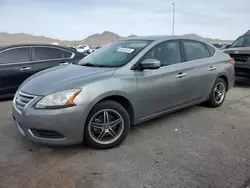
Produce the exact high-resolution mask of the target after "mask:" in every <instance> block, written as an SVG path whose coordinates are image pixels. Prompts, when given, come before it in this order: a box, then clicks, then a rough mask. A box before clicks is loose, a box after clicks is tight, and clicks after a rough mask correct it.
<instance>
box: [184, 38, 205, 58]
mask: <svg viewBox="0 0 250 188" xmlns="http://www.w3.org/2000/svg"><path fill="white" fill-rule="evenodd" d="M183 45H184V50H185V52H186V58H187V61H192V60H196V59H203V58H206V57H208V56H209V54H208V51H207V49H206V47H205V46H204V44H202V43H201V42H196V41H183Z"/></svg>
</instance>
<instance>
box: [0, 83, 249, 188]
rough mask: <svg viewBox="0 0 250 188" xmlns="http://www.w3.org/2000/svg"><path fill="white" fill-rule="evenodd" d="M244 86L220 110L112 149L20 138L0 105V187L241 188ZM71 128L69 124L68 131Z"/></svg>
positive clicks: (150, 129)
mask: <svg viewBox="0 0 250 188" xmlns="http://www.w3.org/2000/svg"><path fill="white" fill-rule="evenodd" d="M249 122H250V83H241V84H237V85H236V87H235V88H234V89H233V90H231V91H230V92H229V93H228V95H227V99H226V101H225V103H224V105H223V106H221V107H220V108H217V109H211V108H206V107H202V106H195V107H191V108H188V109H185V110H182V111H180V112H176V113H173V114H171V115H167V116H164V117H161V118H158V119H156V120H152V121H149V122H147V123H143V124H141V125H138V126H136V127H134V128H133V129H132V130H131V133H130V135H129V136H128V138H127V140H126V141H125V142H124V143H123V144H122V145H121V146H120V147H119V148H115V149H111V150H105V151H97V150H92V149H89V148H87V147H85V146H82V145H77V146H71V147H61V148H49V147H47V146H41V145H37V144H33V143H30V142H28V141H26V140H25V138H23V137H22V136H21V135H20V134H19V132H18V130H17V128H16V127H15V125H14V123H13V121H12V118H11V101H2V102H0V188H17V187H23V188H30V187H37V188H40V187H45V188H57V187H62V188H72V187H75V188H91V187H95V188H97V187H100V188H113V187H120V188H123V187H124V188H129V187H136V188H137V187H141V188H152V187H156V188H161V187H162V188H166V187H197V188H203V187H213V188H216V187H218V188H224V187H228V188H229V187H230V188H231V187H233V188H241V187H242V188H243V187H247V186H248V184H250V123H249ZM69 126H70V125H69Z"/></svg>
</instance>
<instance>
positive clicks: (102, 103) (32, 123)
mask: <svg viewBox="0 0 250 188" xmlns="http://www.w3.org/2000/svg"><path fill="white" fill-rule="evenodd" d="M234 79H235V78H234V67H233V60H232V58H231V57H230V56H229V55H228V54H225V53H222V52H221V51H220V50H219V49H216V48H214V47H212V46H211V45H209V44H207V43H205V42H202V41H197V40H191V39H189V38H184V37H178V36H166V37H164V36H152V37H138V38H133V39H125V40H122V41H117V42H114V43H111V44H108V45H106V46H104V47H103V48H101V49H100V50H98V51H96V52H95V53H92V54H90V55H88V56H87V57H85V58H83V59H82V60H81V61H79V63H78V64H71V65H66V66H59V67H54V68H52V69H49V70H45V71H43V72H41V73H38V74H35V75H33V76H31V77H30V78H29V79H28V80H26V81H25V82H24V83H23V84H22V85H21V86H20V88H19V90H18V91H17V93H16V95H15V98H14V101H13V117H14V119H15V121H16V122H17V127H18V129H19V131H20V132H21V134H23V135H25V136H26V138H28V139H30V140H32V141H35V142H39V143H44V144H50V145H52V144H56V145H68V144H75V143H80V142H83V140H84V141H85V142H86V143H87V144H89V145H90V146H92V147H95V148H99V149H107V148H112V147H115V146H117V145H119V144H120V143H122V141H123V140H124V139H125V138H126V136H127V134H128V132H129V130H130V127H131V126H132V125H135V124H138V123H141V122H143V121H146V120H149V119H152V118H155V117H158V116H160V115H163V114H166V113H169V112H173V111H176V110H179V109H182V108H185V107H188V106H192V105H195V104H199V103H204V102H205V103H206V104H207V105H208V106H211V107H218V106H220V105H221V104H222V103H223V101H224V99H225V97H226V92H227V91H228V90H229V89H231V88H232V87H233V84H234Z"/></svg>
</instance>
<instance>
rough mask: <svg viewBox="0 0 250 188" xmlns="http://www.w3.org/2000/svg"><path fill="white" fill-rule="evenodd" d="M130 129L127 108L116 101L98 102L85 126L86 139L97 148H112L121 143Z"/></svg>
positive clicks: (91, 145)
mask: <svg viewBox="0 0 250 188" xmlns="http://www.w3.org/2000/svg"><path fill="white" fill-rule="evenodd" d="M105 114H108V115H105ZM107 117H108V118H107ZM107 119H108V120H107ZM119 119H120V123H119ZM116 121H117V122H116ZM105 122H106V124H105ZM107 122H110V124H111V125H108V123H107ZM115 124H117V125H115ZM111 127H112V128H111ZM129 130H130V117H129V114H128V112H127V110H126V109H125V108H124V107H123V106H122V105H120V104H119V103H117V102H115V101H111V100H106V101H102V102H100V103H98V104H96V105H95V106H94V108H93V109H92V110H91V112H90V113H89V115H88V118H87V121H86V124H85V127H84V141H85V142H86V144H88V145H89V146H90V147H93V148H96V149H110V148H113V147H116V146H118V145H120V144H121V143H122V142H123V141H124V140H125V138H126V137H127V135H128V132H129ZM106 131H107V132H106ZM114 135H116V136H114ZM109 139H110V140H109ZM112 139H113V140H112Z"/></svg>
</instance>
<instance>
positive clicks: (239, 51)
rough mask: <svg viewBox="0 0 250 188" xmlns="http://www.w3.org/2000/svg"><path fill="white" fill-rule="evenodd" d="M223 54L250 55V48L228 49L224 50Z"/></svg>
mask: <svg viewBox="0 0 250 188" xmlns="http://www.w3.org/2000/svg"><path fill="white" fill-rule="evenodd" d="M223 52H225V53H228V54H250V47H237V48H228V49H225V50H223Z"/></svg>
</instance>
